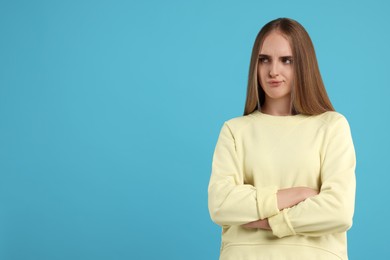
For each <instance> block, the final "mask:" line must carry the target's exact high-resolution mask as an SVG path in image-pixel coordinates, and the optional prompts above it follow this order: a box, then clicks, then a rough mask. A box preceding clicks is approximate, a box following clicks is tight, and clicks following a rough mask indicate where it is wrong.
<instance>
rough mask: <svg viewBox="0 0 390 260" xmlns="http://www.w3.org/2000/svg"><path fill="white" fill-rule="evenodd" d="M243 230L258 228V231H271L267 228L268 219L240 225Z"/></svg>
mask: <svg viewBox="0 0 390 260" xmlns="http://www.w3.org/2000/svg"><path fill="white" fill-rule="evenodd" d="M242 226H243V227H244V228H260V229H266V230H271V227H270V226H269V223H268V219H267V218H266V219H259V220H256V221H253V222H249V223H246V224H244V225H242Z"/></svg>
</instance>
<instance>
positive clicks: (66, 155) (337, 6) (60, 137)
mask: <svg viewBox="0 0 390 260" xmlns="http://www.w3.org/2000/svg"><path fill="white" fill-rule="evenodd" d="M387 3H388V2H386V1H241V2H240V3H238V1H205V0H204V1H108V0H107V1H86V0H82V1H5V0H1V2H0V259H5V260H13V259H37V260H38V259H39V260H46V259H47V260H49V259H50V260H55V259H94V260H100V259H194V260H199V259H217V258H218V250H219V240H220V229H219V227H218V226H217V225H215V224H213V223H212V222H211V220H210V218H209V215H208V210H207V185H208V181H209V175H210V170H211V160H212V153H213V151H214V147H215V143H216V140H217V137H218V134H219V130H220V127H221V126H222V123H223V122H224V121H225V120H227V119H230V118H232V117H235V116H240V115H241V114H242V112H243V107H244V100H245V91H246V80H247V73H248V68H249V58H250V53H251V49H252V44H253V41H254V39H255V37H256V34H257V32H258V30H259V29H260V28H261V27H262V26H263V25H264V24H265V23H266V22H268V21H270V20H271V19H275V18H278V17H291V18H293V19H296V20H298V21H299V22H300V23H302V24H303V25H304V26H305V28H306V29H307V30H308V32H309V34H310V35H311V37H312V40H313V42H314V45H315V47H316V51H317V55H318V60H319V64H320V69H321V72H322V75H323V79H324V81H325V84H326V87H327V90H328V93H329V95H330V97H331V100H332V101H333V104H334V105H335V107H336V109H337V110H338V111H339V112H341V113H343V114H344V115H345V116H346V117H347V119H348V120H349V122H350V125H351V128H352V133H353V137H354V142H355V148H356V153H357V159H358V163H357V171H356V174H357V180H358V187H357V188H358V190H357V200H356V213H355V218H354V226H353V228H352V229H351V231H350V232H349V254H350V258H351V259H384V258H386V257H385V256H387V257H389V256H390V253H389V250H388V241H389V239H388V234H389V233H390V226H389V225H388V222H389V219H390V213H389V210H388V207H387V202H388V200H389V195H388V194H389V193H388V187H389V183H390V172H389V167H388V164H389V158H388V157H389V152H388V149H389V147H390V143H389V137H388V136H389V132H390V127H389V114H390V108H389V101H388V99H389V94H390V91H389V87H390V85H389V61H390V52H389V40H390V29H389V20H388V13H389V11H390V6H389V5H388V4H387Z"/></svg>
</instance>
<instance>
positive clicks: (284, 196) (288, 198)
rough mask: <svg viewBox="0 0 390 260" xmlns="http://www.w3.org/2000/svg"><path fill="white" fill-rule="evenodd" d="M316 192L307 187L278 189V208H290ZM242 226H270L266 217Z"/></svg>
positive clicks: (268, 228) (316, 192)
mask: <svg viewBox="0 0 390 260" xmlns="http://www.w3.org/2000/svg"><path fill="white" fill-rule="evenodd" d="M317 194H318V191H317V190H314V189H311V188H308V187H293V188H288V189H281V190H278V192H277V194H276V196H277V203H278V209H279V210H283V209H285V208H291V207H292V206H295V205H297V204H298V203H300V202H302V201H304V200H305V199H307V198H309V197H312V196H315V195H317ZM242 226H243V227H245V228H259V229H266V230H271V227H270V225H269V223H268V218H265V219H259V220H256V221H252V222H249V223H246V224H244V225H242Z"/></svg>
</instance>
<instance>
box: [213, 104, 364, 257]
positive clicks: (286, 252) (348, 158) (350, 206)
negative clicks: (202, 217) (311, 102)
mask: <svg viewBox="0 0 390 260" xmlns="http://www.w3.org/2000/svg"><path fill="white" fill-rule="evenodd" d="M355 165H356V160H355V150H354V146H353V141H352V138H351V133H350V128H349V124H348V122H347V120H346V119H345V117H344V116H343V115H341V114H340V113H337V112H325V113H323V114H320V115H316V116H306V115H292V116H272V115H268V114H264V113H261V112H260V111H257V110H256V111H255V112H253V113H251V114H250V115H247V116H240V117H236V118H233V119H230V120H228V121H226V122H225V123H224V124H223V126H222V129H221V132H220V135H219V138H218V141H217V145H216V147H215V151H214V156H213V163H212V173H211V178H210V183H209V188H208V204H209V212H210V216H211V219H212V220H213V221H214V222H215V223H217V224H218V225H220V226H222V245H221V254H220V260H241V259H242V260H244V259H245V260H255V259H256V260H257V259H277V260H284V259H297V260H305V259H310V260H313V259H315V260H322V259H324V260H332V259H344V260H345V259H348V255H347V237H346V231H347V230H348V229H349V228H350V227H351V225H352V217H353V212H354V201H355ZM299 186H306V187H310V188H313V189H317V190H318V191H319V194H318V195H316V196H314V197H311V198H308V199H306V200H305V201H303V202H301V203H299V204H297V205H295V206H294V207H291V208H287V209H284V210H282V211H279V209H278V206H277V197H276V193H277V190H279V189H284V188H291V187H299ZM265 218H268V221H269V224H270V226H271V228H272V231H268V230H262V229H248V228H243V227H242V226H241V225H242V224H245V223H248V222H252V221H255V220H258V219H265Z"/></svg>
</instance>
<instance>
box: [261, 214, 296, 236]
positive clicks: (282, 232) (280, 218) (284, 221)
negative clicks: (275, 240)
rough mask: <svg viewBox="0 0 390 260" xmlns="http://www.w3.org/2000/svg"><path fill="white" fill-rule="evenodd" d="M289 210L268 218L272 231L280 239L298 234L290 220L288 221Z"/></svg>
mask: <svg viewBox="0 0 390 260" xmlns="http://www.w3.org/2000/svg"><path fill="white" fill-rule="evenodd" d="M288 210H289V209H284V210H282V211H281V212H280V213H279V214H278V215H275V216H272V217H270V218H268V223H269V225H270V227H271V229H272V233H273V234H274V235H275V236H277V237H279V238H282V237H286V236H293V235H295V234H296V233H295V231H294V229H293V227H292V225H291V223H290V220H289V219H288V215H287V212H288Z"/></svg>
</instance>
